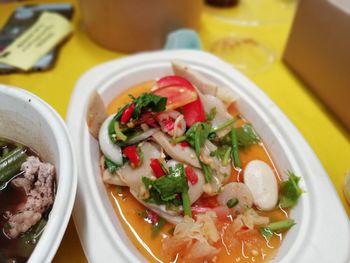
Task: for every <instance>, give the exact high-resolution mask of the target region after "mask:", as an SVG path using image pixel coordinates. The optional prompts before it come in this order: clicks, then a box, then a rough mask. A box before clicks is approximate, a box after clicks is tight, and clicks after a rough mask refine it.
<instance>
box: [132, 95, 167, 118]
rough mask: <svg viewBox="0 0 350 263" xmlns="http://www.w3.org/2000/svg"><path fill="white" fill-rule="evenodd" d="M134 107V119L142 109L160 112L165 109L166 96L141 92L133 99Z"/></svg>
mask: <svg viewBox="0 0 350 263" xmlns="http://www.w3.org/2000/svg"><path fill="white" fill-rule="evenodd" d="M134 102H135V108H134V112H133V114H132V117H133V119H134V120H137V119H138V118H139V117H140V114H141V110H142V109H146V108H147V109H149V110H151V111H152V112H160V111H164V110H165V106H166V102H167V98H165V97H160V96H157V95H154V94H152V93H143V94H142V95H141V96H139V97H138V98H136V99H135V100H134Z"/></svg>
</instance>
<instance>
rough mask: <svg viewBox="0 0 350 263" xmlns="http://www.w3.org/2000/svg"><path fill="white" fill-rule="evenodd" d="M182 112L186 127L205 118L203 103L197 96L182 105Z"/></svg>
mask: <svg viewBox="0 0 350 263" xmlns="http://www.w3.org/2000/svg"><path fill="white" fill-rule="evenodd" d="M182 114H183V115H184V119H185V121H186V125H187V126H188V127H191V126H192V125H193V124H195V123H197V122H204V121H205V120H206V115H205V111H204V108H203V104H202V101H201V99H200V98H199V97H198V98H197V99H196V100H195V101H194V102H191V103H188V104H186V105H184V106H183V107H182Z"/></svg>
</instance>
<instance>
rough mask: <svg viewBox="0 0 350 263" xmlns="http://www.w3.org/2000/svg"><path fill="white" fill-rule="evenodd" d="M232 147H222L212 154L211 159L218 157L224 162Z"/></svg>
mask: <svg viewBox="0 0 350 263" xmlns="http://www.w3.org/2000/svg"><path fill="white" fill-rule="evenodd" d="M230 148H231V147H230V146H228V145H223V146H221V147H218V148H217V149H216V151H213V152H211V153H210V156H211V157H217V158H218V159H220V160H222V159H223V158H224V157H225V154H226V152H227V150H229V149H230Z"/></svg>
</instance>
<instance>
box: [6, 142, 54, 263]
mask: <svg viewBox="0 0 350 263" xmlns="http://www.w3.org/2000/svg"><path fill="white" fill-rule="evenodd" d="M54 189H55V170H54V166H53V165H51V164H49V163H45V162H43V161H42V160H41V158H39V156H38V154H37V153H36V152H35V151H33V150H32V149H30V148H28V147H26V146H24V145H21V144H19V143H16V142H12V141H9V140H7V139H1V138H0V262H1V263H2V262H26V261H27V260H28V259H29V257H30V255H31V253H32V252H33V250H34V248H35V246H36V244H37V242H38V241H39V238H40V236H41V234H42V232H43V230H44V228H45V225H46V222H47V220H48V216H49V213H50V210H51V207H52V204H53V200H54ZM34 200H35V202H33V201H34Z"/></svg>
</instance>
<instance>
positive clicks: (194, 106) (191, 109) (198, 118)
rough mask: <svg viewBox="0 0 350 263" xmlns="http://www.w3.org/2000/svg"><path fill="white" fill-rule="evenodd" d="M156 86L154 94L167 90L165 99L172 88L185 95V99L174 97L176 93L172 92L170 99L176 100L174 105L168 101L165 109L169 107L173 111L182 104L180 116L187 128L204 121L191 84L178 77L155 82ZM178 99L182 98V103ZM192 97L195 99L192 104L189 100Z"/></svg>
mask: <svg viewBox="0 0 350 263" xmlns="http://www.w3.org/2000/svg"><path fill="white" fill-rule="evenodd" d="M157 84H158V86H159V88H160V89H158V90H156V91H155V92H160V91H162V92H164V93H165V88H167V92H168V94H167V95H166V97H168V96H169V97H170V96H171V91H172V92H174V91H173V89H174V88H175V89H176V90H178V92H180V93H186V94H187V95H186V96H187V98H185V97H184V96H182V95H181V96H180V95H176V92H174V94H172V97H173V98H174V100H176V103H175V104H174V103H171V102H170V101H168V105H167V109H169V106H171V108H172V109H175V107H180V106H179V105H180V104H182V105H181V106H183V107H182V114H183V115H184V119H185V121H186V125H187V126H188V127H191V126H192V125H193V124H195V123H197V122H204V121H205V119H206V116H205V112H204V108H203V105H202V102H201V100H200V98H199V97H198V94H197V92H196V90H195V88H194V87H193V85H192V84H191V82H189V81H188V80H187V79H185V78H183V77H180V76H166V77H163V78H161V79H159V80H158V81H157ZM162 89H164V90H162ZM169 97H168V98H169ZM180 97H183V99H182V101H180ZM194 97H195V99H193V100H192V102H190V101H189V100H191V98H194ZM169 99H170V98H169ZM169 104H170V105H169Z"/></svg>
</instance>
